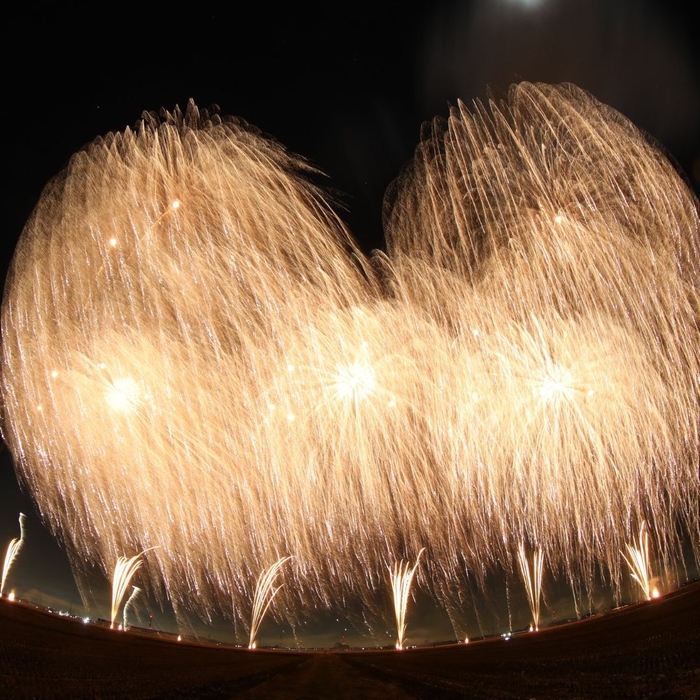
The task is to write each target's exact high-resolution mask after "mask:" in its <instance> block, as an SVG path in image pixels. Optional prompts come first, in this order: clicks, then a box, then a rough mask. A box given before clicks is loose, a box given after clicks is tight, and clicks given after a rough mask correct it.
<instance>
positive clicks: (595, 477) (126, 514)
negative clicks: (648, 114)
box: [2, 83, 700, 635]
mask: <svg viewBox="0 0 700 700" xmlns="http://www.w3.org/2000/svg"><path fill="white" fill-rule="evenodd" d="M384 213H385V217H384V220H385V236H386V252H385V253H381V252H378V251H377V252H374V253H372V254H371V255H367V254H365V253H364V252H362V251H361V250H360V249H359V247H358V245H357V244H356V243H355V242H354V240H353V239H352V237H351V235H350V233H349V232H348V231H347V230H346V228H345V226H344V225H343V223H342V221H341V220H340V218H339V217H338V216H337V215H336V214H335V213H334V212H333V209H332V205H331V203H329V201H328V200H327V198H326V197H325V195H324V193H323V192H322V191H321V190H319V189H317V188H316V187H315V186H314V185H312V184H311V178H310V177H309V168H308V166H307V165H306V164H305V163H304V162H303V161H302V160H301V159H300V158H298V157H297V156H295V155H293V154H290V153H289V152H287V151H286V150H285V149H284V148H283V147H282V146H281V145H280V144H278V143H276V142H275V141H274V140H272V139H270V138H269V137H267V136H264V135H262V134H260V133H258V132H257V131H256V130H255V129H254V128H253V127H251V126H249V125H247V124H245V123H244V122H242V121H240V120H237V119H234V118H228V117H221V116H220V115H219V114H218V113H217V112H216V111H215V110H211V111H204V110H199V109H198V108H197V107H196V106H195V105H194V104H192V103H191V104H190V105H189V106H188V107H187V109H186V110H185V112H184V113H182V112H181V111H180V110H178V109H175V110H174V111H172V112H169V113H168V112H163V113H162V114H161V115H160V116H156V115H153V114H145V115H144V118H143V120H142V121H141V122H140V123H139V124H138V125H137V126H136V127H135V128H134V129H133V130H131V129H127V130H125V131H124V132H123V133H117V134H110V135H107V136H105V137H104V138H99V139H97V140H95V141H94V142H93V143H92V144H90V145H88V146H87V147H86V148H85V149H83V150H82V151H81V152H80V153H77V154H76V155H75V156H74V157H73V158H72V159H71V161H70V163H69V164H68V166H67V167H66V169H65V170H64V171H63V172H62V173H60V174H59V175H58V176H57V177H56V178H55V179H54V180H53V181H52V182H51V183H49V185H48V186H47V187H46V189H45V190H44V192H43V194H42V196H41V198H40V201H39V203H38V205H37V207H36V209H35V211H34V213H33V215H32V217H31V218H30V220H29V221H28V223H27V225H26V227H25V229H24V231H23V234H22V236H21V239H20V242H19V244H18V246H17V249H16V252H15V256H14V259H13V263H12V267H11V270H10V274H9V277H8V284H7V286H6V289H5V295H4V299H3V306H2V343H3V346H2V352H3V373H2V396H3V406H4V425H3V432H4V436H5V439H6V441H7V443H8V445H9V446H10V448H11V451H12V454H13V457H14V459H15V462H16V465H17V468H18V472H19V475H20V477H21V479H22V480H23V481H24V482H25V483H26V484H27V485H28V487H29V489H30V490H31V493H32V495H33V497H34V499H35V500H36V503H37V505H38V507H39V509H40V511H41V513H42V514H43V515H44V517H45V518H46V520H47V521H48V523H49V524H50V526H51V528H52V530H53V532H54V533H55V534H56V536H57V537H58V538H59V539H60V541H61V542H63V543H64V545H65V546H66V548H67V550H68V552H69V555H70V557H71V560H72V563H73V566H74V569H75V570H76V571H77V572H78V578H79V581H78V583H79V584H80V583H81V581H80V579H81V576H82V578H83V579H84V581H87V580H88V578H89V573H90V570H91V567H93V566H97V567H99V568H100V569H101V570H102V572H103V574H104V576H105V577H106V578H109V577H111V573H112V571H113V569H114V566H115V563H116V562H117V561H118V560H119V557H122V556H126V557H129V556H132V555H134V554H136V553H137V552H142V551H144V550H148V549H151V548H153V549H152V550H151V551H149V552H148V554H147V555H146V556H145V557H144V563H143V568H142V570H141V571H140V572H139V577H140V581H143V580H144V578H145V585H146V588H147V589H148V590H149V591H150V592H151V593H153V594H154V595H156V596H157V597H158V599H159V600H161V601H166V600H167V601H170V603H171V604H172V605H173V607H174V609H175V611H176V612H178V611H181V612H183V613H184V612H185V611H194V612H196V613H198V614H199V615H201V617H202V618H203V619H205V620H207V619H210V618H211V616H212V615H213V614H214V612H216V613H217V614H218V613H222V614H223V615H225V616H227V617H230V618H231V619H232V620H233V621H234V622H235V624H236V626H237V627H238V626H240V627H242V628H245V627H246V626H247V625H248V623H249V620H250V614H251V607H252V600H253V592H254V582H255V581H256V580H257V578H258V576H259V575H260V574H261V572H263V571H264V570H265V569H267V568H268V567H269V566H271V565H272V564H273V563H274V562H276V561H278V560H280V559H281V558H283V557H287V556H292V557H293V559H291V560H290V562H289V563H288V564H287V565H286V567H285V571H284V574H283V579H284V582H285V585H284V587H283V588H281V589H280V590H279V593H278V595H277V596H276V598H275V601H274V604H273V606H272V608H271V612H272V613H274V614H275V616H276V617H277V618H278V619H284V620H287V621H288V622H289V623H290V624H292V625H293V626H294V625H297V624H299V623H300V621H301V620H303V619H304V618H305V617H306V616H308V615H310V614H314V613H315V612H323V611H339V612H342V613H343V614H345V613H347V614H349V615H351V614H352V615H355V620H356V622H357V624H358V627H362V628H363V629H365V630H367V629H369V631H370V632H371V631H372V630H377V629H380V627H379V625H380V623H379V622H378V620H380V619H382V618H383V619H384V621H385V622H382V623H381V625H385V624H387V623H386V620H388V619H390V616H391V612H392V611H391V605H390V604H389V605H387V604H386V601H387V596H388V595H389V594H388V592H387V590H388V589H389V588H390V582H389V580H388V575H387V571H388V570H391V568H392V567H393V566H394V565H395V564H396V562H398V561H400V560H402V559H404V558H406V559H410V560H416V558H417V556H418V553H419V552H420V550H421V549H422V548H423V547H425V554H424V556H423V559H422V561H421V564H420V566H419V568H418V571H417V573H416V581H415V585H418V586H421V587H423V588H425V589H427V590H429V591H430V592H431V594H432V595H433V596H434V597H435V598H436V600H438V601H439V603H440V604H441V605H443V606H444V607H445V609H446V610H447V611H448V614H449V615H450V618H451V620H452V622H453V625H454V626H455V629H456V630H457V633H458V634H460V635H462V634H463V629H460V627H463V618H462V612H463V611H464V608H465V606H466V605H468V603H467V602H466V601H468V599H469V595H468V590H467V589H468V586H469V585H470V582H476V583H477V585H479V584H481V585H486V581H487V579H488V577H489V576H491V575H492V574H494V573H498V572H504V573H505V574H506V575H509V576H514V577H515V578H517V577H518V576H519V573H518V571H519V569H518V553H519V552H520V551H521V548H524V549H523V551H525V550H527V552H532V551H535V550H540V549H541V551H542V556H543V558H544V578H545V581H546V579H547V578H548V577H549V578H550V579H553V578H556V579H558V580H561V581H564V582H566V583H567V584H568V585H570V586H571V589H572V591H573V595H574V597H575V598H577V599H578V600H582V599H584V598H586V597H590V596H591V595H592V593H593V591H594V588H595V586H597V585H600V582H601V581H602V582H604V583H605V585H607V586H609V587H610V588H611V589H612V590H613V591H619V590H620V587H621V586H622V585H623V582H624V581H625V580H628V579H629V573H628V571H627V568H626V566H625V563H624V557H623V555H622V552H623V551H626V547H627V545H628V544H629V543H630V542H631V541H632V540H633V537H634V536H635V533H636V532H638V530H639V527H640V524H641V523H642V522H644V521H646V523H647V524H648V528H649V532H650V537H651V541H652V543H653V549H654V552H655V562H656V565H657V568H658V571H657V572H655V573H656V574H657V575H658V576H660V577H661V578H662V579H663V577H664V575H667V576H668V577H669V579H670V581H669V582H670V583H673V582H674V574H673V573H672V572H673V571H674V567H676V566H678V565H679V562H681V560H682V558H683V546H684V541H686V542H687V540H688V539H689V540H690V543H691V550H692V555H693V556H694V558H695V559H696V561H697V559H698V554H699V553H700V552H699V549H700V545H699V539H700V538H699V534H700V516H699V515H698V508H697V504H698V500H699V497H700V479H699V477H698V445H699V444H700V443H699V435H698V432H699V427H700V425H699V423H700V415H699V414H698V398H699V395H700V342H699V341H700V337H699V332H698V313H699V309H700V304H699V303H698V302H699V299H698V292H699V287H698V272H699V269H700V268H699V263H700V257H699V250H698V243H699V240H700V239H699V235H700V230H699V228H700V225H699V217H698V202H697V200H696V198H695V196H694V195H693V194H692V193H691V191H690V190H689V188H688V187H687V185H686V184H685V183H684V182H683V180H682V179H681V178H680V177H679V176H678V174H677V173H676V171H675V170H674V168H673V167H672V166H671V164H670V163H669V162H668V160H667V159H666V158H665V157H664V155H663V154H662V153H661V152H660V151H659V150H658V149H657V148H656V147H654V146H653V145H651V144H650V143H649V142H648V141H647V140H646V139H645V138H644V137H643V136H642V134H640V133H639V132H638V130H637V129H636V128H635V127H634V126H633V125H632V124H631V123H630V122H629V121H628V120H626V119H625V118H624V117H623V116H621V115H620V114H618V113H617V112H615V111H614V110H612V109H611V108H609V107H606V106H605V105H602V104H601V103H599V102H598V101H596V100H595V99H594V98H593V97H592V96H590V95H588V94H587V93H584V92H583V91H581V90H579V89H577V88H576V87H574V86H572V85H560V86H551V85H544V84H537V85H533V84H527V83H522V84H519V85H516V86H513V87H512V88H511V91H510V92H509V94H508V95H507V97H506V98H505V99H503V100H502V101H497V100H494V101H493V102H491V103H486V104H482V103H476V104H474V105H473V107H472V108H471V109H469V108H467V106H466V105H464V104H462V103H459V104H458V105H457V106H456V107H454V108H453V109H452V110H451V112H450V115H449V118H448V119H447V120H436V121H435V122H434V123H433V124H431V125H427V126H426V128H425V130H424V133H423V136H422V139H421V143H420V145H419V146H418V148H417V150H416V154H415V158H414V161H413V163H412V164H411V165H410V167H408V168H407V169H406V170H405V171H404V172H403V173H401V175H400V176H399V177H398V178H397V180H396V181H395V183H393V185H392V187H391V188H390V191H389V192H388V194H387V199H386V208H385V212H384ZM684 538H685V540H684ZM665 572H668V573H667V574H665ZM84 585H85V584H84ZM140 585H141V583H140ZM545 585H546V583H545ZM408 626H409V635H410V617H409V621H408ZM381 629H382V631H383V630H384V629H386V627H381ZM382 634H383V632H382Z"/></svg>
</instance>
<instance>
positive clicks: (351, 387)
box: [332, 360, 377, 401]
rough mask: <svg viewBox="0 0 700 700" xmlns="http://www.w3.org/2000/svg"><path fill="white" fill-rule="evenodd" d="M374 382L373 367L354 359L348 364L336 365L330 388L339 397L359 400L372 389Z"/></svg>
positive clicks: (364, 397)
mask: <svg viewBox="0 0 700 700" xmlns="http://www.w3.org/2000/svg"><path fill="white" fill-rule="evenodd" d="M376 384H377V382H376V380H375V378H374V369H373V368H372V367H371V366H370V365H369V364H367V363H366V362H362V361H360V360H355V362H353V363H352V364H350V365H338V367H337V369H336V374H335V376H334V377H333V382H332V388H333V390H334V391H335V395H336V396H337V397H338V398H339V399H352V400H353V401H360V400H362V399H366V398H367V397H368V396H369V395H370V394H371V393H372V392H373V391H374V388H375V386H376Z"/></svg>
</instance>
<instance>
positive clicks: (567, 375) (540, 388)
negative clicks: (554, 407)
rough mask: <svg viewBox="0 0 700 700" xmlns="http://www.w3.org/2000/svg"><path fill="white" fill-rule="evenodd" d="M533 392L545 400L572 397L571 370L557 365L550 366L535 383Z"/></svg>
mask: <svg viewBox="0 0 700 700" xmlns="http://www.w3.org/2000/svg"><path fill="white" fill-rule="evenodd" d="M535 392H536V393H538V394H539V395H540V398H542V399H543V400H544V401H546V402H551V401H555V400H556V399H557V398H559V399H561V400H565V399H573V397H574V387H573V377H572V376H571V372H569V370H567V369H564V368H563V367H560V366H559V365H554V366H552V367H551V368H549V371H548V372H547V374H546V375H545V376H544V377H543V378H542V380H541V381H540V382H539V384H538V385H537V387H536V389H535Z"/></svg>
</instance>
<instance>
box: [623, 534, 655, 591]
mask: <svg viewBox="0 0 700 700" xmlns="http://www.w3.org/2000/svg"><path fill="white" fill-rule="evenodd" d="M646 525H647V524H646V522H642V524H641V526H640V527H639V539H638V540H637V543H636V546H632V545H629V544H628V545H627V555H629V556H627V555H626V554H623V555H622V556H623V557H624V559H625V561H626V562H627V566H629V569H630V574H631V576H632V579H633V580H634V581H636V582H637V583H638V584H639V587H640V588H641V589H642V592H643V593H644V596H645V598H646V600H651V599H652V598H654V597H656V596H655V592H656V589H653V590H652V580H653V578H652V573H651V559H650V551H649V533H648V532H647V529H646ZM656 595H658V592H656Z"/></svg>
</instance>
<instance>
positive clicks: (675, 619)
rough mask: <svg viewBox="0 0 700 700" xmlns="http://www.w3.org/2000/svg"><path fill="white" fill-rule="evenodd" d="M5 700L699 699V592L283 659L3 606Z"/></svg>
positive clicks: (0, 681)
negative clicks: (592, 613) (516, 626)
mask: <svg viewBox="0 0 700 700" xmlns="http://www.w3.org/2000/svg"><path fill="white" fill-rule="evenodd" d="M0 697H3V698H42V699H48V698H182V699H185V698H193V699H197V698H205V699H209V698H211V699H214V698H243V699H246V700H252V699H257V698H265V699H266V700H277V699H279V698H305V699H307V700H311V699H315V698H339V699H341V700H342V699H344V698H367V699H369V700H374V699H379V698H386V699H387V700H391V699H402V698H406V699H409V700H410V699H411V698H416V699H418V698H421V699H422V698H431V699H432V698H434V699H436V700H437V699H441V700H442V699H445V700H451V699H452V698H483V699H488V700H492V699H496V698H499V699H509V698H526V699H527V698H537V700H545V699H552V700H553V699H555V698H556V699H557V700H560V699H563V698H566V699H567V700H576V699H577V698H601V699H604V698H611V699H612V698H615V699H616V700H617V699H620V700H623V699H625V698H656V699H658V700H661V699H665V700H671V699H683V700H690V699H697V698H700V583H697V582H696V583H693V584H691V585H688V586H685V587H684V588H681V589H679V590H678V591H675V592H674V593H670V594H668V595H667V596H665V597H664V598H662V599H659V600H656V601H653V602H650V603H643V604H640V605H635V606H629V607H626V608H622V609H620V610H616V611H613V612H609V613H606V614H603V615H599V616H596V617H592V618H589V619H587V620H583V621H580V622H575V623H570V624H567V625H560V626H558V627H553V628H550V629H545V630H541V631H540V632H538V633H535V634H528V633H524V634H521V635H515V636H513V637H512V638H511V639H510V640H509V641H504V640H503V639H501V638H496V639H491V640H485V641H481V642H474V643H470V644H468V645H464V644H462V645H458V646H444V647H435V648H423V649H413V650H407V651H404V652H401V653H398V652H394V651H387V652H378V651H377V652H337V653H312V652H281V651H265V650H258V651H255V652H250V651H247V650H242V649H232V648H225V647H212V646H206V645H198V644H194V643H185V642H181V643H178V642H176V641H171V640H164V639H161V638H157V637H155V636H153V635H150V636H149V635H147V634H138V633H133V632H132V633H120V632H113V631H110V630H109V629H106V628H103V627H98V626H96V625H84V624H83V623H82V622H80V621H76V620H73V619H70V618H61V617H58V616H57V615H55V614H53V615H52V614H50V613H47V612H44V611H42V610H37V609H35V608H34V607H33V606H29V605H23V604H18V603H10V602H9V601H7V600H6V599H2V600H0Z"/></svg>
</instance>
